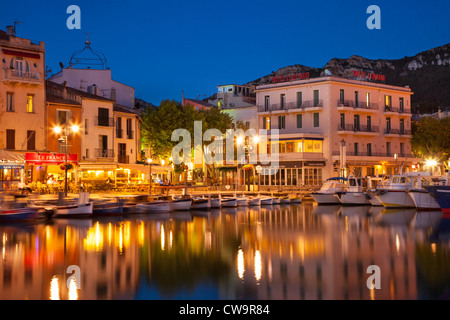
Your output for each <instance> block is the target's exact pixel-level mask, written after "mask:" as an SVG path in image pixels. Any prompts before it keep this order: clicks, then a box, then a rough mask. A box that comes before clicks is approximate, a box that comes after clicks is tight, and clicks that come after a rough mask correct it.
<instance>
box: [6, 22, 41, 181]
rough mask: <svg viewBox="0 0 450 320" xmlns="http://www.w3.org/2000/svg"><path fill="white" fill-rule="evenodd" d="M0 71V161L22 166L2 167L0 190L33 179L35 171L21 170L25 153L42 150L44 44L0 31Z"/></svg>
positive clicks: (23, 168)
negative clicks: (15, 161)
mask: <svg viewBox="0 0 450 320" xmlns="http://www.w3.org/2000/svg"><path fill="white" fill-rule="evenodd" d="M0 69H1V70H0V150H3V152H2V156H1V158H2V159H0V160H1V162H2V163H3V162H7V161H13V162H14V160H17V161H18V162H22V164H15V165H11V164H8V165H7V167H4V166H3V165H4V164H2V167H0V168H1V169H3V170H0V189H3V185H4V182H6V183H7V184H8V185H11V184H17V183H18V182H19V181H20V180H22V181H23V180H25V179H33V177H35V176H37V172H38V169H39V168H38V167H36V166H26V167H25V166H24V164H25V162H24V158H25V153H26V152H43V151H45V149H46V144H45V142H46V138H45V137H46V132H45V124H44V119H45V117H44V114H45V71H44V70H45V44H44V43H43V42H39V43H34V42H32V41H31V40H28V39H23V38H19V37H16V36H15V29H14V27H12V26H10V27H8V28H7V32H4V31H1V30H0ZM7 187H8V186H7Z"/></svg>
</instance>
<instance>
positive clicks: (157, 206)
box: [137, 200, 171, 213]
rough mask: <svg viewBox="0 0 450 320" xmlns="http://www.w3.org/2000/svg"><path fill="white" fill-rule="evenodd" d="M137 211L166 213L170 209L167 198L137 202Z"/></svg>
mask: <svg viewBox="0 0 450 320" xmlns="http://www.w3.org/2000/svg"><path fill="white" fill-rule="evenodd" d="M137 209H138V210H139V212H143V213H166V212H170V211H171V207H170V201H169V200H153V201H149V202H144V203H139V204H137Z"/></svg>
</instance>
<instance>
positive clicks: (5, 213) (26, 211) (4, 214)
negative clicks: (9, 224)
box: [0, 207, 38, 221]
mask: <svg viewBox="0 0 450 320" xmlns="http://www.w3.org/2000/svg"><path fill="white" fill-rule="evenodd" d="M37 213H38V210H37V209H35V208H29V207H26V208H13V209H4V210H0V221H20V220H30V219H35V218H37Z"/></svg>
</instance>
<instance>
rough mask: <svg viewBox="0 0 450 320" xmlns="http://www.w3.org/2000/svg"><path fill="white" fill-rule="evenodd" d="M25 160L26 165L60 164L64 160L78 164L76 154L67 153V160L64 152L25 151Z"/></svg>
mask: <svg viewBox="0 0 450 320" xmlns="http://www.w3.org/2000/svg"><path fill="white" fill-rule="evenodd" d="M25 161H26V164H27V165H30V164H33V165H38V166H42V165H60V164H63V163H65V162H72V163H73V164H75V165H77V164H78V155H77V154H68V155H67V161H66V155H65V154H64V153H34V152H30V153H25Z"/></svg>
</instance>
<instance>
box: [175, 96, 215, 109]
mask: <svg viewBox="0 0 450 320" xmlns="http://www.w3.org/2000/svg"><path fill="white" fill-rule="evenodd" d="M186 102H187V103H189V102H191V103H194V104H199V105H202V106H204V107H207V108H213V107H215V105H213V104H211V103H208V102H206V101H203V100H197V99H187V98H184V101H183V105H185V104H186Z"/></svg>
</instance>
